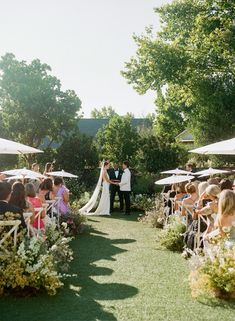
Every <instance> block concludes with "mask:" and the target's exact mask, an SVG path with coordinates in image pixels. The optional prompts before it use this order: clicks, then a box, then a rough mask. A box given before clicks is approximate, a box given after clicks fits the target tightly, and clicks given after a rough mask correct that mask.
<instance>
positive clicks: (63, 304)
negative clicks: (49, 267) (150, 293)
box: [0, 230, 138, 321]
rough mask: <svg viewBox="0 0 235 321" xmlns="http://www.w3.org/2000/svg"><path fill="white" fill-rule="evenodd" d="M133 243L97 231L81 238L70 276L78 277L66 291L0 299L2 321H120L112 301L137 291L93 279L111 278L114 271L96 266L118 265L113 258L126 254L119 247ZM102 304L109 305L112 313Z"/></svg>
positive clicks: (68, 281)
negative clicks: (103, 261) (99, 262)
mask: <svg viewBox="0 0 235 321" xmlns="http://www.w3.org/2000/svg"><path fill="white" fill-rule="evenodd" d="M131 242H135V240H133V239H116V240H115V239H114V240H110V239H108V238H106V237H104V236H103V235H102V234H101V233H100V232H99V231H97V230H91V232H90V235H89V234H88V235H81V236H80V237H79V238H77V239H76V240H74V241H73V244H72V247H73V250H74V261H73V262H72V265H71V270H70V273H71V274H77V276H72V277H69V278H68V279H66V280H65V286H64V288H63V289H61V290H60V291H59V292H58V294H57V295H56V296H54V297H48V296H46V295H40V296H38V297H31V298H14V297H5V298H1V299H0V311H1V312H0V321H10V320H11V321H12V320H14V321H47V320H48V321H49V320H50V321H96V320H102V321H117V319H116V317H115V315H114V310H113V311H112V309H114V308H112V301H113V300H125V299H127V298H130V297H133V296H135V295H136V294H137V293H138V289H137V288H135V287H133V286H130V285H126V284H121V283H112V282H110V283H99V282H97V281H96V280H94V279H93V277H97V276H98V277H100V276H110V275H112V273H113V272H114V271H113V270H112V269H110V268H106V267H98V266H96V262H97V261H100V260H106V261H115V260H116V259H115V258H114V256H116V255H118V254H121V253H123V252H126V250H124V249H121V248H119V247H118V246H117V244H128V243H131ZM99 300H101V301H102V300H105V301H107V302H106V303H105V306H106V307H107V309H108V310H109V311H107V309H105V308H103V306H102V305H101V304H100V303H99V302H97V301H99ZM109 301H110V304H109ZM107 304H108V306H107Z"/></svg>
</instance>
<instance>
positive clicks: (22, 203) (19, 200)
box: [8, 182, 34, 223]
mask: <svg viewBox="0 0 235 321" xmlns="http://www.w3.org/2000/svg"><path fill="white" fill-rule="evenodd" d="M8 203H9V204H12V205H14V206H17V207H19V208H20V209H21V210H22V211H23V212H32V213H34V209H33V207H32V205H31V204H30V203H29V202H28V201H27V200H26V196H25V188H24V185H23V184H22V183H20V182H15V183H14V184H13V185H12V193H11V197H10V199H9V202H8ZM33 222H34V215H32V217H31V223H33Z"/></svg>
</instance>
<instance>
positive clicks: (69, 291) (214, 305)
mask: <svg viewBox="0 0 235 321" xmlns="http://www.w3.org/2000/svg"><path fill="white" fill-rule="evenodd" d="M90 224H91V225H92V231H91V233H90V234H87V235H82V236H80V237H79V238H77V239H76V240H74V242H73V248H74V251H75V260H74V262H73V264H72V269H71V271H70V272H71V273H78V277H71V278H70V279H68V280H67V281H66V282H65V287H64V288H63V289H62V290H60V291H59V292H58V294H57V295H56V296H55V297H48V296H39V297H33V298H12V297H6V298H1V299H0V321H13V320H14V321H49V320H50V321H95V320H102V321H116V320H117V321H163V320H164V321H207V320H208V321H217V320H220V321H223V320H224V321H234V320H235V304H233V303H227V302H220V301H216V300H215V301H202V302H198V301H195V300H193V299H192V298H191V296H190V289H189V286H188V281H187V278H188V274H189V271H188V266H187V262H186V261H184V260H183V259H182V258H181V256H180V255H179V254H174V253H171V252H169V251H162V250H159V249H157V243H156V242H155V240H156V235H157V231H156V229H153V228H150V227H148V226H147V225H143V224H142V223H138V222H137V221H136V216H134V215H133V216H131V217H124V215H121V214H114V215H113V216H112V217H92V218H91V219H90Z"/></svg>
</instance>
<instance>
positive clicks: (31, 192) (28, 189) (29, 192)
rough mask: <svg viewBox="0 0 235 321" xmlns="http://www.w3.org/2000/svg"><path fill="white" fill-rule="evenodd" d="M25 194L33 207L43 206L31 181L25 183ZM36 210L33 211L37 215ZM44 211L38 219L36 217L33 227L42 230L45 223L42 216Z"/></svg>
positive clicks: (44, 213)
mask: <svg viewBox="0 0 235 321" xmlns="http://www.w3.org/2000/svg"><path fill="white" fill-rule="evenodd" d="M25 194H26V197H27V201H28V202H29V203H30V204H32V206H33V208H34V209H35V208H39V207H43V206H42V201H41V200H40V198H38V197H37V196H36V192H35V188H34V185H33V184H31V183H28V184H26V185H25ZM37 213H38V211H35V216H37ZM45 215H46V212H45V211H43V212H42V213H41V216H40V219H39V220H38V218H37V217H36V218H35V220H34V223H33V227H34V228H36V229H38V228H40V229H41V230H43V229H44V228H45V224H44V222H43V220H42V219H43V218H44V217H45Z"/></svg>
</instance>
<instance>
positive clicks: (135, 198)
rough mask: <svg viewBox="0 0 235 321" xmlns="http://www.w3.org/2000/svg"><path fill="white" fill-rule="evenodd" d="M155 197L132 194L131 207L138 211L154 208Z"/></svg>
mask: <svg viewBox="0 0 235 321" xmlns="http://www.w3.org/2000/svg"><path fill="white" fill-rule="evenodd" d="M154 204H155V197H153V196H149V195H146V194H144V195H142V194H138V195H132V197H131V208H132V209H135V210H139V211H144V212H145V211H149V210H151V209H152V208H154Z"/></svg>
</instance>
